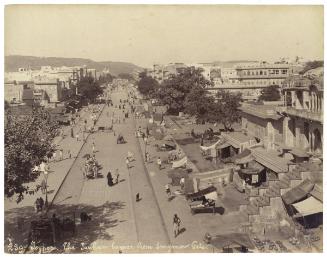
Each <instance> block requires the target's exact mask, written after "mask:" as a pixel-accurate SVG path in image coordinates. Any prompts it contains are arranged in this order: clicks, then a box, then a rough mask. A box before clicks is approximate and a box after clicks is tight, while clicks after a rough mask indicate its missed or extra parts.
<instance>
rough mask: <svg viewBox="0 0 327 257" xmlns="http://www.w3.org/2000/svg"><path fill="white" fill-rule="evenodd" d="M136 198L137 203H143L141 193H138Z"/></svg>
mask: <svg viewBox="0 0 327 257" xmlns="http://www.w3.org/2000/svg"><path fill="white" fill-rule="evenodd" d="M135 198H136V202H139V201H141V198H140V193H137V194H136V197H135Z"/></svg>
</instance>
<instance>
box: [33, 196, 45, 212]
mask: <svg viewBox="0 0 327 257" xmlns="http://www.w3.org/2000/svg"><path fill="white" fill-rule="evenodd" d="M43 206H44V200H43V198H42V197H39V198H36V200H35V202H34V208H35V212H36V213H38V212H40V211H42V210H43Z"/></svg>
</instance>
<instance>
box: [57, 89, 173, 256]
mask: <svg viewBox="0 0 327 257" xmlns="http://www.w3.org/2000/svg"><path fill="white" fill-rule="evenodd" d="M126 98H127V94H126V93H125V92H123V91H119V92H115V93H113V94H112V100H113V103H114V105H118V104H119V99H126ZM113 112H115V114H114V119H115V120H116V119H117V118H118V117H120V120H121V123H117V124H114V130H115V131H116V133H117V134H118V133H121V134H122V135H123V136H124V138H125V140H126V141H127V143H126V144H119V145H117V144H116V137H117V135H116V136H114V135H113V133H112V132H111V133H110V132H97V133H95V134H93V135H91V136H90V137H89V138H88V139H87V142H86V143H85V145H84V146H83V147H82V149H81V151H80V153H79V155H78V157H77V159H76V161H75V163H74V165H73V167H72V168H71V170H70V172H69V174H68V176H67V177H66V179H65V181H64V183H63V185H62V186H61V188H60V190H59V192H58V194H57V196H56V197H55V200H54V204H55V208H54V210H55V211H56V213H58V214H59V216H66V215H69V213H73V212H74V210H75V209H77V211H76V215H77V216H78V215H79V213H80V212H82V211H85V212H87V213H88V214H89V215H92V220H91V222H89V223H87V224H83V225H79V226H78V232H77V236H76V237H75V239H74V242H73V243H74V244H75V245H76V244H81V243H86V244H88V243H90V242H92V243H93V248H92V250H90V251H92V252H103V251H106V252H116V253H117V252H118V251H119V249H118V245H119V246H120V248H121V250H122V251H123V252H138V251H140V252H158V250H157V249H155V248H154V247H155V246H156V244H157V243H159V244H161V245H168V244H169V237H168V234H167V231H166V228H165V226H164V222H163V219H162V216H161V213H160V209H159V207H158V203H157V201H156V198H155V195H154V192H153V189H152V187H151V183H150V181H149V179H148V177H147V173H146V172H145V170H144V164H143V161H142V157H141V154H142V153H141V152H140V148H139V145H138V141H137V139H136V138H135V136H134V132H135V127H134V121H133V118H129V119H126V122H125V123H123V118H122V117H123V114H122V110H119V109H118V108H113V107H107V106H106V107H105V108H104V110H103V112H102V114H101V116H100V118H99V120H98V123H97V125H98V126H109V125H110V124H111V118H112V116H113ZM92 142H94V143H95V145H96V149H97V152H96V158H97V160H98V161H99V163H100V164H101V165H102V169H101V171H100V172H101V175H102V178H98V179H90V180H85V181H84V180H83V177H82V173H81V171H80V166H81V165H82V164H83V163H84V161H85V159H84V158H83V157H84V155H85V154H87V153H90V151H91V145H92ZM128 151H131V152H133V153H134V156H135V161H133V162H132V163H131V166H132V167H131V168H130V169H129V170H128V169H127V167H126V164H125V157H126V156H127V152H128ZM116 168H118V169H119V173H120V179H121V182H119V184H117V185H115V186H113V187H108V185H107V183H106V175H107V172H108V170H109V169H110V170H115V169H116ZM137 193H139V194H140V196H141V201H139V202H136V201H135V195H136V194H137ZM77 218H79V217H77ZM130 245H133V249H127V248H128V247H129V246H130ZM116 246H117V248H116ZM150 247H151V248H152V249H149V248H150ZM104 248H105V249H104ZM161 251H164V252H167V251H168V249H167V248H166V249H164V250H161Z"/></svg>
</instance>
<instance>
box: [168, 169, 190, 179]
mask: <svg viewBox="0 0 327 257" xmlns="http://www.w3.org/2000/svg"><path fill="white" fill-rule="evenodd" d="M167 176H168V178H172V177H179V178H186V177H188V170H187V169H171V170H169V171H168V172H167Z"/></svg>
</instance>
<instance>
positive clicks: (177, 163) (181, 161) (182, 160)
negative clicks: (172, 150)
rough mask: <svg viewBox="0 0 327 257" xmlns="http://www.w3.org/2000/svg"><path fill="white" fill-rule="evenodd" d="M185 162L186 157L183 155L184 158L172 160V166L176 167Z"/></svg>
mask: <svg viewBox="0 0 327 257" xmlns="http://www.w3.org/2000/svg"><path fill="white" fill-rule="evenodd" d="M186 163H187V157H186V156H185V157H184V158H182V159H180V160H179V161H175V162H173V166H172V168H178V167H182V166H184V165H186Z"/></svg>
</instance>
